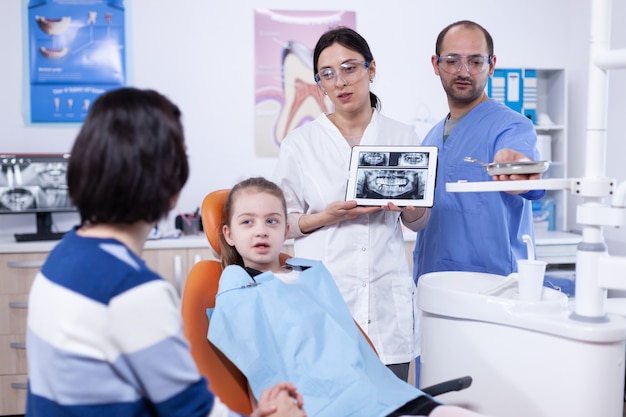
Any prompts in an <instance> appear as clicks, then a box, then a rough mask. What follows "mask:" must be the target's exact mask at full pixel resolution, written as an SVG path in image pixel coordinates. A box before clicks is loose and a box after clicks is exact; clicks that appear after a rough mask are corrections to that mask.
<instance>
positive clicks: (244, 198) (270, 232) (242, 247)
mask: <svg viewBox="0 0 626 417" xmlns="http://www.w3.org/2000/svg"><path fill="white" fill-rule="evenodd" d="M232 213H233V215H232V218H231V219H230V222H229V223H230V224H229V225H224V228H223V233H224V237H225V238H226V242H227V243H228V244H229V245H232V246H234V247H235V248H236V249H237V252H239V254H240V255H241V257H242V258H243V262H244V265H245V266H246V267H249V268H254V269H256V270H258V271H262V272H265V271H273V272H278V271H280V269H281V267H280V262H279V259H278V256H279V254H280V252H281V250H282V248H283V244H284V242H285V238H286V237H287V230H288V226H287V219H286V218H285V209H284V207H283V204H282V201H281V200H280V199H279V198H278V197H276V196H274V195H272V194H269V193H267V192H263V191H258V190H242V191H241V192H240V193H239V195H238V196H236V197H235V200H234V201H233V211H232Z"/></svg>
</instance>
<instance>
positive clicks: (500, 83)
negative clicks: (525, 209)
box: [487, 68, 568, 231]
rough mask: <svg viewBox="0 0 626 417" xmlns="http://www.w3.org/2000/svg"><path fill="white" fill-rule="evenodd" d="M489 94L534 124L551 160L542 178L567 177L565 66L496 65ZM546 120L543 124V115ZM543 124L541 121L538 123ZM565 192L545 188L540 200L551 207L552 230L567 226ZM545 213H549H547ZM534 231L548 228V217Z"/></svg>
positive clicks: (543, 152)
mask: <svg viewBox="0 0 626 417" xmlns="http://www.w3.org/2000/svg"><path fill="white" fill-rule="evenodd" d="M487 91H488V94H489V95H490V96H491V97H492V98H493V99H495V100H498V101H500V102H502V103H504V104H506V105H507V106H509V107H511V108H512V109H514V110H516V111H519V112H520V113H522V114H524V115H526V116H527V117H528V118H529V119H531V120H532V121H533V123H534V124H535V129H536V131H537V135H538V137H539V138H541V137H546V138H549V140H546V141H545V142H544V141H542V140H541V139H540V140H539V141H538V148H539V150H540V152H541V153H542V154H543V155H542V159H549V160H551V161H552V163H551V164H550V168H549V169H548V171H547V172H546V173H545V174H544V175H543V178H546V179H547V178H567V76H566V73H565V70H564V69H529V68H521V69H519V68H518V69H515V68H499V69H497V72H496V73H494V77H493V78H491V79H490V80H489V85H488V87H487ZM545 116H547V117H548V119H549V121H550V122H549V123H545V120H546V117H545ZM541 123H543V124H541ZM567 193H568V192H567V191H566V190H548V191H547V194H546V197H545V198H544V199H543V200H541V204H542V206H543V208H544V209H546V208H548V207H550V206H552V204H550V203H551V202H552V203H553V207H554V208H555V209H554V210H550V215H551V216H553V218H552V219H551V222H550V223H552V224H553V227H550V229H551V230H554V231H565V230H566V227H567ZM546 214H548V213H546ZM535 228H536V230H538V231H539V230H541V231H543V230H548V228H549V226H548V220H547V219H546V221H543V222H537V223H536V224H535Z"/></svg>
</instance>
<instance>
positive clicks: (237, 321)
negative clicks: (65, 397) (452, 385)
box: [208, 178, 477, 417]
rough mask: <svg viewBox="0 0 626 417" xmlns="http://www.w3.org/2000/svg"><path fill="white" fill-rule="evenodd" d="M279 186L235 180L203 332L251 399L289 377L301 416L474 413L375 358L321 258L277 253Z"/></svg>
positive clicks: (282, 223) (282, 218) (282, 219)
mask: <svg viewBox="0 0 626 417" xmlns="http://www.w3.org/2000/svg"><path fill="white" fill-rule="evenodd" d="M286 216H287V214H286V204H285V199H284V196H283V193H282V191H281V190H280V188H279V187H278V186H277V185H276V184H274V183H273V182H271V181H268V180H266V179H264V178H249V179H247V180H244V181H242V182H240V183H238V184H237V185H235V186H234V187H233V189H232V190H231V192H230V194H229V196H228V198H227V199H226V202H225V205H224V216H223V223H222V227H221V230H220V232H221V233H220V240H221V242H220V243H221V254H222V266H223V267H224V271H223V273H222V276H221V278H220V283H219V291H218V294H217V297H216V304H215V309H213V310H212V311H210V312H209V314H210V318H211V325H210V327H209V334H208V337H209V339H210V341H211V342H212V343H213V344H214V345H215V346H217V347H218V348H219V349H220V350H221V351H222V352H223V353H224V354H225V355H226V356H227V357H228V358H229V359H230V360H231V361H232V362H233V363H234V364H235V365H236V366H237V367H238V368H239V369H240V370H241V371H242V372H243V374H244V375H245V376H246V377H247V379H248V382H249V384H250V388H251V390H252V393H253V394H254V395H255V396H258V395H259V393H260V392H261V391H262V390H263V389H264V388H265V387H268V386H272V385H273V384H274V383H275V381H282V380H289V381H291V382H293V383H294V385H295V386H296V387H297V389H298V391H299V392H300V393H301V394H302V397H303V399H304V410H305V411H306V413H307V415H308V416H309V417H321V416H329V417H331V416H332V417H336V416H360V417H362V416H372V417H383V416H402V415H412V416H416V415H424V416H426V415H428V416H432V417H437V416H441V417H443V416H450V417H452V416H455V417H456V416H459V417H462V416H468V417H470V416H477V414H475V413H472V412H470V411H467V410H464V409H461V408H458V407H453V406H445V405H442V404H441V403H439V402H437V401H436V400H434V399H433V398H431V397H430V396H428V395H426V394H424V393H423V392H422V391H420V390H419V389H417V388H415V387H413V386H411V385H409V384H407V383H405V382H403V381H401V380H400V379H399V378H397V377H396V376H395V375H394V374H393V372H392V371H390V370H389V369H388V368H387V367H386V366H385V365H384V364H383V363H382V362H381V361H380V359H379V358H378V357H377V356H376V353H375V351H374V350H373V349H372V348H371V346H370V345H369V343H368V342H367V340H366V339H365V337H364V336H363V334H362V333H361V331H360V330H359V328H358V327H357V326H356V324H355V323H354V321H353V319H352V316H351V315H350V312H349V310H348V308H347V306H346V305H345V302H344V301H343V299H342V297H341V294H340V293H339V291H338V289H337V287H336V285H335V283H334V281H333V279H332V277H331V276H330V274H329V272H328V271H327V269H326V268H325V267H324V265H323V264H322V263H321V262H319V261H311V260H305V259H297V258H291V259H289V260H288V261H287V264H286V265H281V263H280V260H279V255H280V252H281V249H282V247H283V244H284V240H285V237H286V235H287V229H288V226H287V222H286Z"/></svg>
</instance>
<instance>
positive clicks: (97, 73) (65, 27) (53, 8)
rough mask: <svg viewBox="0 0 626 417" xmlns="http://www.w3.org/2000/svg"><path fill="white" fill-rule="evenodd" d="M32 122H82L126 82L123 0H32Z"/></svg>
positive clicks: (30, 46) (30, 22) (29, 26)
mask: <svg viewBox="0 0 626 417" xmlns="http://www.w3.org/2000/svg"><path fill="white" fill-rule="evenodd" d="M27 20H28V56H29V66H30V68H29V69H30V83H29V88H30V108H29V109H27V110H29V111H30V122H32V123H39V122H44V123H70V122H82V121H83V120H84V119H85V116H86V115H87V112H88V111H89V107H90V105H91V104H92V103H93V102H94V100H95V99H96V98H97V97H98V96H99V95H101V94H102V93H104V92H105V91H108V90H112V89H115V88H120V87H121V86H123V85H125V84H126V81H127V79H126V58H125V26H124V24H125V10H124V2H123V0H80V1H76V0H29V3H28V12H27Z"/></svg>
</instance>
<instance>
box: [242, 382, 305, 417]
mask: <svg viewBox="0 0 626 417" xmlns="http://www.w3.org/2000/svg"><path fill="white" fill-rule="evenodd" d="M303 404H304V402H303V400H302V396H301V395H300V394H299V393H298V391H297V390H296V387H295V386H294V385H293V384H291V383H289V382H281V383H278V384H276V385H274V386H273V387H272V388H269V389H266V390H265V391H263V392H262V393H261V398H259V405H258V408H257V409H256V410H254V412H253V413H252V415H251V417H270V416H271V417H306V413H305V412H304V410H303V408H302V407H303Z"/></svg>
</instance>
